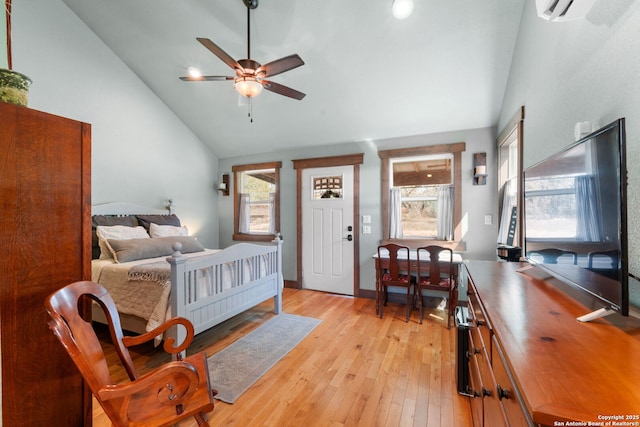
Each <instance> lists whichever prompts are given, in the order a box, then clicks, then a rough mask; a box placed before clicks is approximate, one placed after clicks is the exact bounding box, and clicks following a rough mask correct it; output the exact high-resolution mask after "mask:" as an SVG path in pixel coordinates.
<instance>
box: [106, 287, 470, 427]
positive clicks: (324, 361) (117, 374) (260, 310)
mask: <svg viewBox="0 0 640 427" xmlns="http://www.w3.org/2000/svg"><path fill="white" fill-rule="evenodd" d="M272 310H273V306H272V304H270V303H269V304H267V303H264V304H261V305H259V306H257V307H255V308H253V309H251V310H249V311H247V312H245V313H242V314H240V315H238V316H236V317H234V318H233V319H231V320H229V321H227V322H225V323H223V324H221V325H219V326H217V327H215V328H213V329H211V330H210V331H207V332H205V333H203V334H200V335H198V336H197V337H196V339H195V340H194V342H193V344H192V346H191V348H190V352H197V351H205V352H206V354H207V355H211V354H214V353H216V352H217V351H219V350H221V349H223V348H224V347H226V346H228V345H229V344H231V343H232V342H234V341H235V340H237V339H238V338H240V337H242V336H243V335H245V334H247V333H248V332H250V331H251V330H253V329H255V328H256V327H257V326H259V325H260V324H261V323H263V322H265V321H266V320H268V319H269V318H271V317H272V316H274V314H273V311H272ZM284 311H285V312H287V313H292V314H297V315H302V316H309V317H315V318H318V319H322V323H321V324H320V325H319V326H318V327H317V328H316V329H315V330H314V331H313V332H311V334H309V335H308V336H307V337H306V338H305V339H304V340H303V341H302V342H301V343H300V344H299V345H298V346H297V347H296V348H294V349H293V350H292V351H291V352H290V353H289V354H288V355H287V356H285V357H284V358H283V359H282V360H280V362H279V363H277V364H276V365H275V366H274V367H273V368H272V369H271V370H270V371H269V372H267V373H266V374H265V375H264V376H263V377H262V378H261V379H260V380H258V382H257V383H255V384H254V385H253V386H252V387H251V388H249V390H247V391H246V392H245V393H244V394H243V395H242V396H241V397H240V398H239V399H238V400H237V401H236V403H234V404H233V405H230V404H226V403H223V402H219V401H216V407H215V409H214V410H213V411H212V412H211V413H210V414H209V422H210V424H211V426H222V425H224V426H242V427H244V426H278V427H280V426H305V427H311V426H384V427H391V426H403V427H404V426H420V427H425V426H428V427H438V426H447V427H449V426H463V427H464V426H471V415H470V410H469V402H468V398H466V397H463V396H460V395H459V394H457V392H456V385H455V381H456V379H455V347H456V343H455V328H454V327H451V329H450V330H447V327H446V319H442V318H440V319H438V318H435V317H432V316H431V317H430V314H432V315H435V316H442V315H443V313H444V311H442V310H438V309H432V310H431V311H427V312H426V313H425V320H424V322H423V324H422V325H420V324H419V322H418V313H417V311H414V312H413V313H412V317H411V320H410V321H409V323H408V324H407V323H405V321H404V319H405V314H404V313H405V311H404V306H403V305H400V304H393V303H389V305H388V306H387V307H386V308H385V315H384V318H383V319H380V318H378V317H377V316H376V315H375V310H374V301H372V300H367V299H361V298H351V297H344V296H338V295H333V294H326V293H321V292H314V291H305V290H293V289H285V292H284ZM104 338H105V340H108V339H109V338H108V335H107V334H105V335H104ZM105 346H106V347H107V352H109V347H108V345H106V344H105ZM108 356H109V357H110V358H112V357H113V358H115V357H116V356H115V352H113V351H111V354H108ZM133 357H134V362H135V364H136V366H137V368H138V370H139V373H143V372H144V371H145V370H148V369H151V368H154V367H156V366H158V365H159V364H161V363H164V362H166V361H168V360H169V358H167V357H166V356H165V355H164V353H163V352H162V351H161V350H159V349H154V348H153V347H151V346H148V347H145V346H141V347H140V348H139V352H138V353H133ZM112 375H113V376H114V379H116V381H120V380H124V379H125V373H124V370H123V369H122V368H116V369H114V370H112ZM214 388H215V385H214ZM94 426H96V427H102V426H105V427H106V426H110V422H109V420H108V419H107V417H106V416H105V415H104V413H103V412H102V410H101V408H100V407H99V405H98V404H97V403H96V402H95V401H94ZM191 426H196V423H195V421H194V420H193V419H190V420H188V421H184V422H182V423H181V424H180V427H191Z"/></svg>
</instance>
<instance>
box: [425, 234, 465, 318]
mask: <svg viewBox="0 0 640 427" xmlns="http://www.w3.org/2000/svg"><path fill="white" fill-rule="evenodd" d="M417 253H418V275H417V281H416V304H417V306H418V310H419V312H420V323H422V306H423V303H422V298H423V297H424V296H431V295H436V296H442V297H444V298H446V307H445V308H446V311H447V329H449V328H450V327H451V317H452V316H453V313H454V310H455V305H456V303H457V302H456V301H457V299H458V292H457V291H458V284H457V282H456V280H455V275H454V265H453V251H452V250H451V249H449V248H445V247H442V246H438V245H430V246H424V247H421V248H418V249H417ZM442 253H446V254H447V255H446V256H445V257H444V259H443V258H441V255H440V254H442ZM434 261H436V262H434ZM427 265H428V268H427Z"/></svg>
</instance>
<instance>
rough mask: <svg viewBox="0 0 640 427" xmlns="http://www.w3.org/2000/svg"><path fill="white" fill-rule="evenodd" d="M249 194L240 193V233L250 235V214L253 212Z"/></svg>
mask: <svg viewBox="0 0 640 427" xmlns="http://www.w3.org/2000/svg"><path fill="white" fill-rule="evenodd" d="M250 203H251V201H250V200H249V194H248V193H240V206H239V209H238V213H239V215H238V232H240V233H248V232H249V226H250V223H251V219H250V216H249V213H250V211H251V209H250V206H249V204H250Z"/></svg>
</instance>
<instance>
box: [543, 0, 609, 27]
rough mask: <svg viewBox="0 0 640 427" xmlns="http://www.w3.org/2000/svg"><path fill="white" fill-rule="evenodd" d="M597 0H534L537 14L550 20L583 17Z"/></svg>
mask: <svg viewBox="0 0 640 427" xmlns="http://www.w3.org/2000/svg"><path fill="white" fill-rule="evenodd" d="M596 1H598V0H536V9H537V11H538V16H539V17H540V18H542V19H546V20H547V21H551V22H564V21H572V20H574V19H581V18H584V17H585V15H586V14H587V13H588V12H589V10H591V7H593V5H594V3H595V2H596Z"/></svg>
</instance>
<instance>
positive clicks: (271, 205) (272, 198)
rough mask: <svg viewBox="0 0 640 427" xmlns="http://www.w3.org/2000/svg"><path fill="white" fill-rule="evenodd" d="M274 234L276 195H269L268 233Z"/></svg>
mask: <svg viewBox="0 0 640 427" xmlns="http://www.w3.org/2000/svg"><path fill="white" fill-rule="evenodd" d="M275 232H276V193H269V233H270V234H274V233H275Z"/></svg>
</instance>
